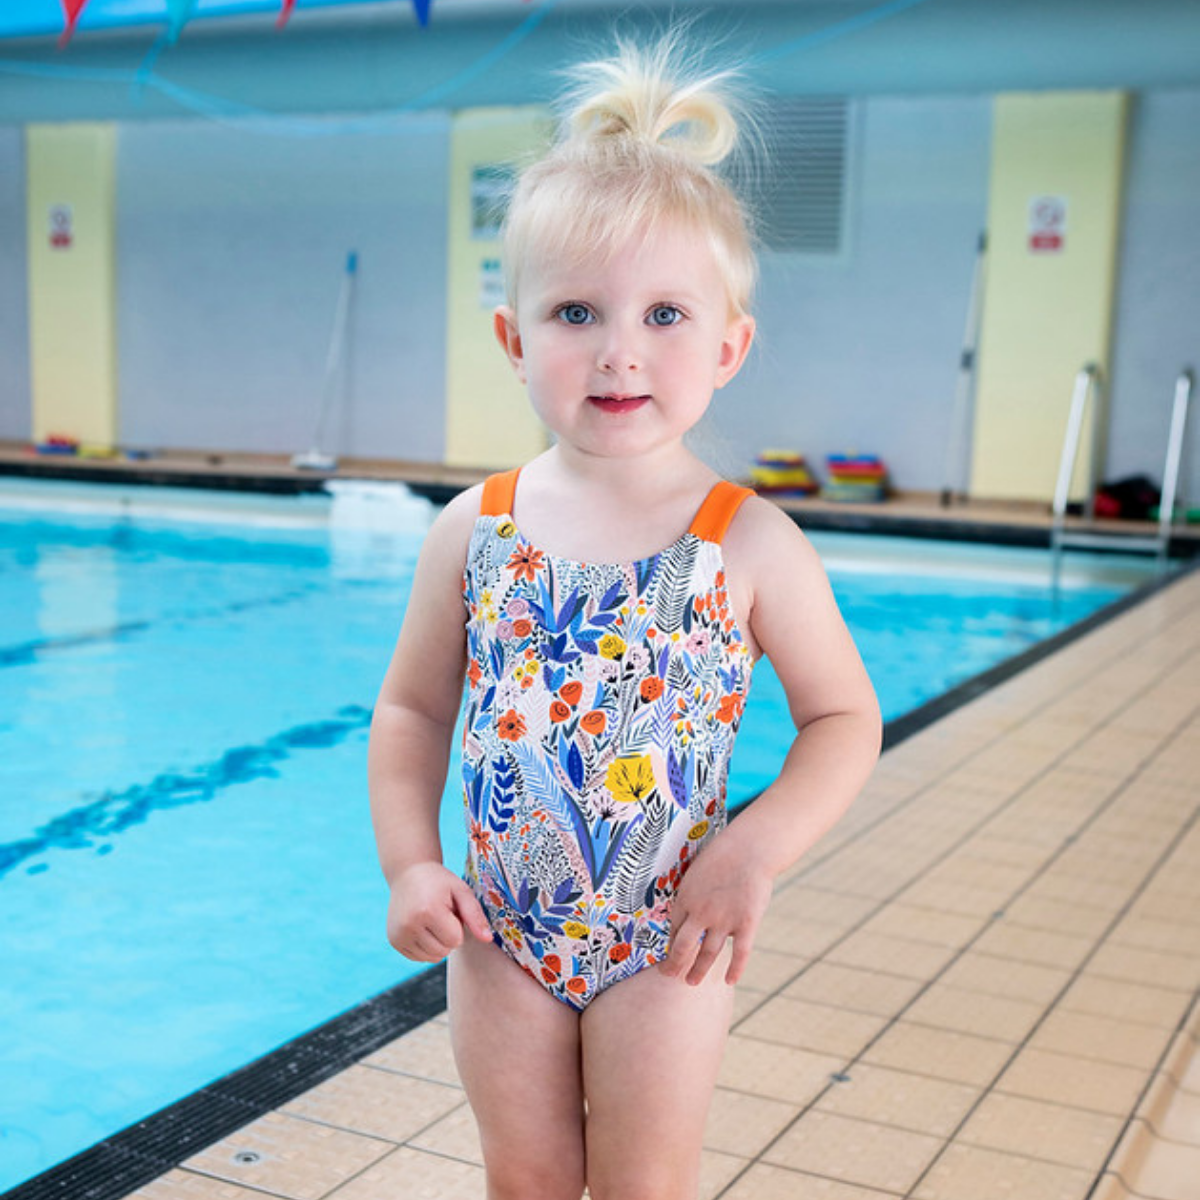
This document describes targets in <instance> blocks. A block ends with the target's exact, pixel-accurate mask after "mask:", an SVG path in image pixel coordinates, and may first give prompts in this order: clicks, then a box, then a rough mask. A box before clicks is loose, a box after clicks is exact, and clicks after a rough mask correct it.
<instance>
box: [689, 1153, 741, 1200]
mask: <svg viewBox="0 0 1200 1200" xmlns="http://www.w3.org/2000/svg"><path fill="white" fill-rule="evenodd" d="M749 1162H750V1160H749V1159H746V1158H737V1157H735V1156H734V1155H732V1154H719V1153H718V1152H717V1151H716V1150H704V1151H701V1154H700V1192H699V1200H716V1197H717V1196H719V1195H720V1194H721V1193H722V1192H723V1191H724V1190H725V1188H726V1187H728V1185H729V1184H730V1183H732V1182H733V1180H734V1178H735V1177H736V1176H737V1175H738V1173H739V1172H741V1171H744V1170H745V1169H746V1167H747V1166H748V1165H749Z"/></svg>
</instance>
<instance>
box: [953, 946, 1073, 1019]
mask: <svg viewBox="0 0 1200 1200" xmlns="http://www.w3.org/2000/svg"><path fill="white" fill-rule="evenodd" d="M1070 978H1071V972H1070V971H1067V970H1063V969H1062V968H1059V967H1045V966H1039V965H1038V964H1036V963H1018V962H1014V961H1013V960H1012V959H1007V958H995V957H993V956H992V955H990V954H979V953H976V951H974V950H968V951H967V952H966V953H965V954H963V956H962V957H961V958H959V959H958V960H957V962H953V963H951V964H950V966H949V967H947V968H946V971H945V973H944V974H943V975H942V976H941V978H940V979H939V981H938V982H939V983H944V984H946V985H947V986H948V987H958V988H964V989H965V990H966V991H969V992H983V993H985V994H986V995H989V996H1002V997H1005V998H1006V999H1009V1000H1032V1001H1034V1002H1036V1003H1039V1004H1043V1005H1045V1004H1049V1003H1050V1002H1051V1001H1052V1000H1053V999H1054V997H1055V996H1057V995H1058V993H1059V992H1060V991H1062V989H1063V987H1064V986H1065V984H1066V983H1067V982H1068V980H1069V979H1070Z"/></svg>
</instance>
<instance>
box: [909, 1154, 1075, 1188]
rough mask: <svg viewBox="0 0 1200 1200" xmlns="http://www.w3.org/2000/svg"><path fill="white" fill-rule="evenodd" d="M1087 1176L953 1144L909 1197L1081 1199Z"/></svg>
mask: <svg viewBox="0 0 1200 1200" xmlns="http://www.w3.org/2000/svg"><path fill="white" fill-rule="evenodd" d="M1091 1182H1092V1175H1091V1173H1089V1172H1088V1171H1081V1170H1079V1168H1077V1167H1064V1166H1061V1165H1059V1164H1057V1163H1048V1162H1040V1161H1038V1160H1037V1159H1033V1158H1021V1157H1019V1156H1018V1155H1015V1154H1002V1153H1000V1152H999V1151H996V1150H984V1149H981V1148H980V1147H978V1146H964V1145H957V1144H955V1145H953V1146H951V1147H950V1148H949V1149H948V1150H947V1151H946V1153H945V1154H943V1155H942V1157H941V1158H940V1159H939V1160H938V1161H937V1162H936V1163H935V1164H934V1166H933V1169H932V1170H931V1171H930V1172H929V1174H928V1175H926V1176H925V1178H924V1179H923V1180H922V1181H921V1185H920V1187H918V1188H917V1189H916V1191H915V1192H914V1193H913V1195H914V1197H916V1200H985V1198H986V1200H1084V1197H1085V1196H1086V1195H1087V1193H1088V1188H1089V1187H1090V1185H1091Z"/></svg>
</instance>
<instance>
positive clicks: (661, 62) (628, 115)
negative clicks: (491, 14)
mask: <svg viewBox="0 0 1200 1200" xmlns="http://www.w3.org/2000/svg"><path fill="white" fill-rule="evenodd" d="M682 58H683V56H682V54H681V52H680V48H679V42H678V39H677V38H672V37H668V38H666V39H664V40H663V41H662V42H661V43H659V44H658V45H657V46H654V47H649V48H645V49H643V48H640V47H637V46H632V45H629V44H627V43H626V44H622V45H621V46H620V47H619V50H618V53H617V55H616V56H615V57H614V58H611V59H606V60H602V61H599V62H592V63H584V64H582V65H580V66H578V67H576V68H575V71H577V72H579V73H580V74H581V75H582V76H583V82H581V83H578V84H577V85H576V86H575V88H574V89H573V90H572V91H571V93H570V94H569V95H568V97H567V136H566V140H567V141H568V142H570V143H574V144H576V145H579V144H580V143H585V142H589V141H602V140H607V139H609V138H614V139H622V138H631V139H633V140H635V141H637V142H640V143H642V144H643V145H650V146H662V147H665V148H669V149H672V150H675V151H677V152H679V153H680V154H682V155H684V156H685V157H687V158H689V159H691V160H692V161H694V162H697V163H700V164H703V165H705V166H713V165H715V164H717V163H719V162H722V161H723V160H724V159H726V158H728V157H729V155H730V153H731V152H732V150H733V148H734V147H735V146H736V145H737V141H738V122H737V120H736V118H735V117H734V114H733V112H732V111H731V101H730V99H729V97H727V96H726V95H725V93H724V91H723V88H722V85H723V84H724V83H725V81H726V80H727V79H728V78H729V73H728V72H720V73H716V74H710V75H707V76H699V75H698V73H697V72H695V71H694V70H693V69H691V67H690V64H688V63H687V62H684V61H682Z"/></svg>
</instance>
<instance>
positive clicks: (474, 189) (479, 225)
mask: <svg viewBox="0 0 1200 1200" xmlns="http://www.w3.org/2000/svg"><path fill="white" fill-rule="evenodd" d="M514 175H515V172H514V170H513V168H512V166H510V165H507V164H503V163H501V164H495V165H488V166H480V167H472V168H471V237H472V239H473V240H475V241H477V242H494V241H495V240H496V239H497V238H498V237H499V236H500V226H501V225H502V224H503V222H504V214H505V212H506V211H507V208H508V194H509V192H510V191H511V189H512V184H513V178H514Z"/></svg>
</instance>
